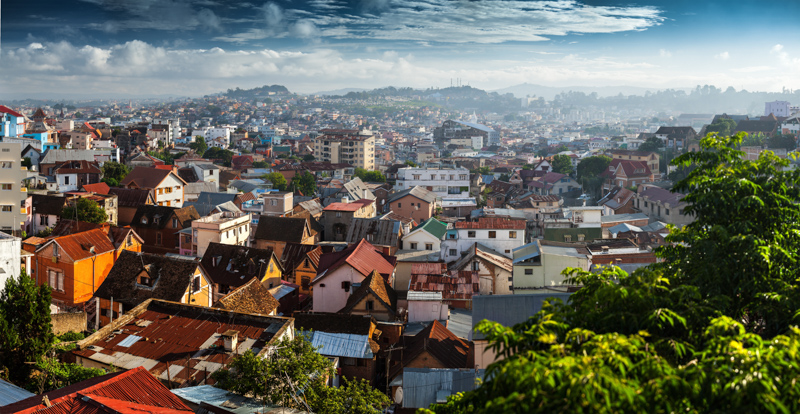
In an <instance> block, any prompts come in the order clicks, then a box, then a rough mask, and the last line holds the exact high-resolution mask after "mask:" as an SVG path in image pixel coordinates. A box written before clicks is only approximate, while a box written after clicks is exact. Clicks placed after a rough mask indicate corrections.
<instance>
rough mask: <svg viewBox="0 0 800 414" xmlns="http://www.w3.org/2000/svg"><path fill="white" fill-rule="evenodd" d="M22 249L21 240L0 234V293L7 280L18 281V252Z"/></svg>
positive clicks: (19, 265) (19, 269)
mask: <svg viewBox="0 0 800 414" xmlns="http://www.w3.org/2000/svg"><path fill="white" fill-rule="evenodd" d="M21 249H22V239H20V238H18V237H14V236H9V235H6V234H5V233H0V268H2V269H3V271H4V272H3V273H2V274H0V291H2V290H3V289H4V288H5V286H6V282H7V281H8V279H19V275H20V271H21V261H20V260H21V259H20V250H21Z"/></svg>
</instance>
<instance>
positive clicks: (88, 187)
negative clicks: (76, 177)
mask: <svg viewBox="0 0 800 414" xmlns="http://www.w3.org/2000/svg"><path fill="white" fill-rule="evenodd" d="M81 190H83V191H85V192H87V193H95V194H104V195H107V194H109V191H110V190H111V187H109V186H108V184H106V183H104V182H99V183H95V184H84V185H83V187H82V188H81Z"/></svg>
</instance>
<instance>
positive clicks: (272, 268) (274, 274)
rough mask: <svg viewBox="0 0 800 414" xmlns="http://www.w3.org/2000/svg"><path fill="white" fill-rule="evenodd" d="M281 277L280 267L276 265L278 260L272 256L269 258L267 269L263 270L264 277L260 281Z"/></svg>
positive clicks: (279, 278)
mask: <svg viewBox="0 0 800 414" xmlns="http://www.w3.org/2000/svg"><path fill="white" fill-rule="evenodd" d="M282 278H283V273H281V267H280V266H279V265H278V262H277V261H276V260H275V258H274V257H273V258H272V259H270V260H269V266H267V271H266V272H264V277H262V278H261V283H264V282H266V281H268V280H278V281H279V280H281V279H282Z"/></svg>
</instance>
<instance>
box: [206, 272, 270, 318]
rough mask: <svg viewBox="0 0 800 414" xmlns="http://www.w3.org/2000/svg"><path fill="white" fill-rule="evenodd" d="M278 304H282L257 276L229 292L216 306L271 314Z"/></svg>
mask: <svg viewBox="0 0 800 414" xmlns="http://www.w3.org/2000/svg"><path fill="white" fill-rule="evenodd" d="M278 306H280V303H279V302H278V300H277V299H275V297H274V296H272V294H271V293H269V289H267V287H266V286H264V285H263V284H261V281H260V280H258V279H257V278H253V279H250V281H249V282H247V283H245V284H244V285H242V286H240V287H238V288H237V289H236V290H234V291H233V292H231V293H228V294H227V295H225V296H224V297H223V298H221V299H220V300H218V301H217V303H215V304H214V307H215V308H221V309H227V310H231V311H234V312H242V313H258V314H262V315H269V314H270V313H272V312H273V311H275V309H278Z"/></svg>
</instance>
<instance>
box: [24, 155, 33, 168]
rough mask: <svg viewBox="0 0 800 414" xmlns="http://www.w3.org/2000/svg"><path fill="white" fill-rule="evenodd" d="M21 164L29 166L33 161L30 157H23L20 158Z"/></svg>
mask: <svg viewBox="0 0 800 414" xmlns="http://www.w3.org/2000/svg"><path fill="white" fill-rule="evenodd" d="M22 166H23V167H25V168H31V167H32V166H33V163H32V162H31V157H25V158H23V159H22Z"/></svg>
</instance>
